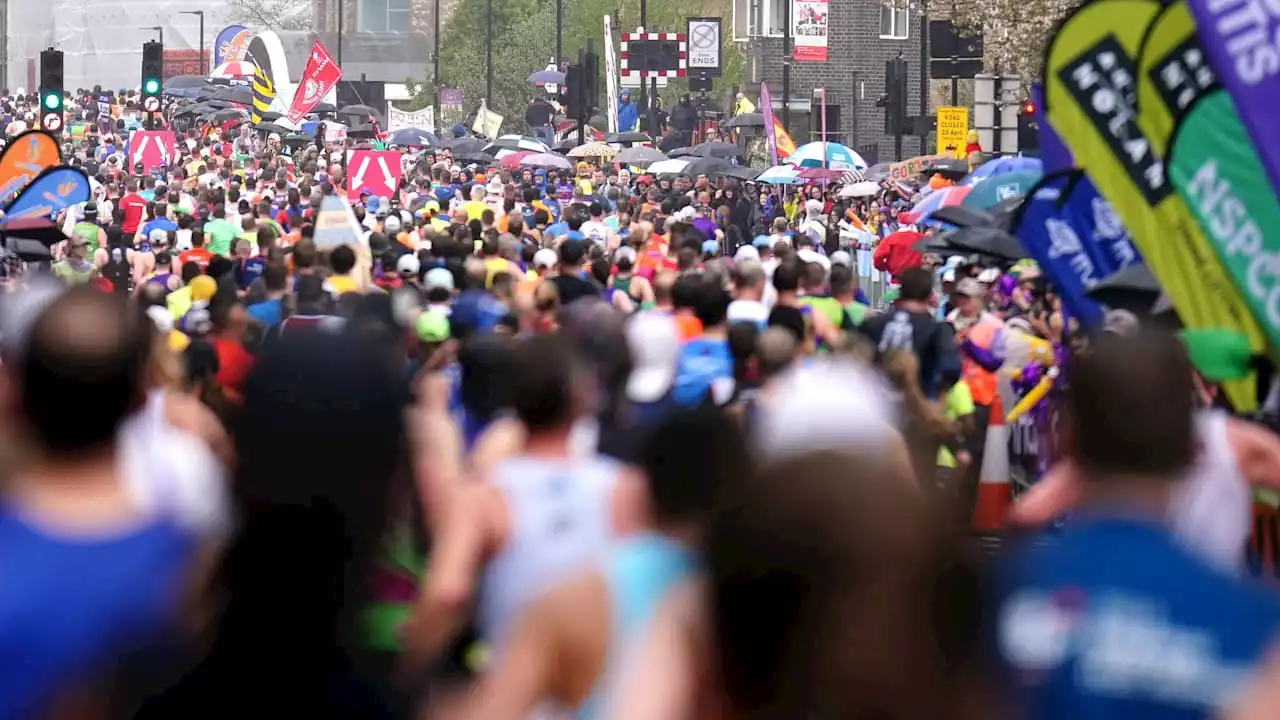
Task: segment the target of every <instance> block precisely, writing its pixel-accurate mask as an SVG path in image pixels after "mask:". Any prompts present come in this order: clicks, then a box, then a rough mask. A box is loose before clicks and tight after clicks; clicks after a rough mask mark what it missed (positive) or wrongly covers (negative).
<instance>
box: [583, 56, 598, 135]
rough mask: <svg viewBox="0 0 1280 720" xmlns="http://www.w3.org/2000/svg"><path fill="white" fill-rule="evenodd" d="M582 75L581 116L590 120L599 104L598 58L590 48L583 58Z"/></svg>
mask: <svg viewBox="0 0 1280 720" xmlns="http://www.w3.org/2000/svg"><path fill="white" fill-rule="evenodd" d="M582 75H583V78H582V108H583V110H582V114H583V116H584V117H585V118H586V119H588V120H590V119H591V115H592V114H593V113H595V109H596V105H597V104H598V103H599V102H600V56H599V55H597V54H596V51H595V50H591V49H590V47H588V49H587V53H586V55H584V56H583V65H582Z"/></svg>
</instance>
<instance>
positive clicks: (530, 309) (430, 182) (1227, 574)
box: [0, 91, 1280, 720]
mask: <svg viewBox="0 0 1280 720" xmlns="http://www.w3.org/2000/svg"><path fill="white" fill-rule="evenodd" d="M98 96H99V92H98V91H93V92H82V93H79V94H77V95H76V100H77V103H76V106H75V108H76V111H77V112H81V113H82V116H81V117H80V119H82V120H85V121H86V123H87V129H86V131H85V133H84V134H83V136H82V137H76V138H74V139H72V138H70V137H68V138H65V141H66V144H65V146H64V159H65V160H66V161H67V162H69V164H72V165H75V166H78V167H81V168H83V169H84V170H85V171H86V173H87V174H88V175H90V176H91V177H93V178H94V188H95V190H94V195H95V196H94V198H93V200H91V201H90V202H88V203H86V204H83V205H78V206H75V207H72V208H68V209H67V210H66V211H64V212H63V213H61V214H60V215H59V217H57V218H56V221H57V222H58V224H59V225H60V226H62V227H66V228H68V230H69V231H68V233H67V239H66V240H65V241H64V242H61V243H58V244H56V245H55V246H54V247H53V248H52V250H53V260H54V261H53V262H52V263H51V264H49V265H48V267H45V266H43V265H41V264H37V263H31V264H27V263H24V262H22V261H20V260H17V259H14V258H12V257H9V258H6V262H5V263H4V264H3V267H4V268H5V275H6V286H5V287H6V289H7V290H8V293H7V294H6V295H5V296H4V298H3V299H4V302H3V304H2V305H0V361H2V362H3V372H2V373H0V375H2V377H3V381H4V382H3V391H4V399H5V402H4V408H5V411H6V418H5V421H6V422H5V425H4V427H5V432H4V433H3V436H2V437H0V458H2V459H3V462H4V464H3V466H0V467H2V468H3V471H4V475H3V476H2V477H0V718H5V719H7V718H44V717H53V718H63V717H75V718H81V717H85V718H89V717H92V718H98V717H142V718H150V717H157V718H179V717H181V718H197V717H210V718H212V717H217V718H224V717H284V716H294V717H307V716H311V717H396V718H400V717H442V718H519V717H575V716H576V717H582V718H627V719H637V720H638V719H653V720H668V719H671V718H690V717H698V718H712V717H715V718H735V719H745V718H761V719H764V718H846V717H893V718H918V719H920V720H934V719H937V718H975V719H976V718H984V719H985V718H997V717H1010V718H1037V719H1038V718H1064V719H1066V718H1071V719H1079V718H1193V717H1217V718H1240V719H1251V718H1262V717H1273V716H1274V714H1275V712H1276V708H1277V707H1280V705H1278V704H1277V701H1278V700H1280V696H1278V695H1280V653H1278V652H1276V650H1277V648H1276V646H1275V644H1274V641H1275V640H1276V637H1277V635H1276V631H1277V629H1280V602H1278V601H1277V598H1276V597H1275V594H1274V591H1273V589H1272V588H1268V587H1266V586H1264V585H1262V584H1261V583H1259V582H1258V581H1256V580H1253V579H1245V578H1244V577H1243V573H1242V568H1243V566H1244V562H1243V558H1244V542H1245V538H1246V536H1247V534H1248V532H1249V527H1250V522H1251V516H1250V508H1251V499H1250V498H1251V494H1250V493H1251V491H1250V488H1251V486H1252V487H1259V486H1263V487H1276V486H1280V443H1277V441H1276V439H1275V438H1274V436H1273V435H1272V434H1271V433H1270V431H1268V430H1265V429H1262V428H1260V427H1259V426H1256V425H1253V424H1251V423H1248V422H1245V421H1243V420H1241V419H1237V418H1234V417H1229V416H1228V415H1226V414H1225V413H1224V412H1221V411H1218V410H1213V409H1211V408H1210V407H1209V406H1208V405H1209V404H1210V403H1205V402H1200V399H1201V398H1204V397H1206V394H1205V393H1204V392H1196V389H1197V388H1199V389H1201V390H1203V388H1204V387H1205V383H1206V381H1208V382H1212V381H1217V380H1223V379H1228V376H1229V375H1230V372H1231V370H1230V369H1228V368H1222V367H1220V365H1221V363H1219V366H1218V367H1214V368H1210V367H1208V366H1207V365H1205V364H1204V363H1202V362H1197V363H1196V364H1195V366H1194V367H1193V364H1192V362H1191V360H1190V359H1189V356H1188V351H1187V349H1186V344H1185V343H1184V342H1182V341H1180V340H1179V339H1177V338H1175V337H1174V335H1172V334H1170V333H1167V332H1162V331H1161V330H1160V329H1159V328H1151V327H1138V326H1139V325H1140V324H1142V323H1140V321H1139V319H1138V318H1135V317H1133V316H1131V315H1126V314H1123V313H1119V314H1113V317H1112V318H1111V322H1109V323H1108V330H1107V332H1104V333H1102V334H1100V335H1096V336H1092V337H1083V336H1080V337H1073V342H1074V343H1075V346H1076V348H1077V352H1075V353H1074V354H1073V357H1072V360H1071V366H1070V369H1069V377H1070V382H1069V383H1068V384H1067V385H1066V387H1065V388H1064V390H1063V391H1062V392H1063V397H1062V403H1063V408H1064V411H1063V416H1062V421H1061V423H1060V425H1061V427H1060V428H1059V430H1060V433H1061V447H1062V448H1063V452H1062V454H1063V458H1062V459H1061V461H1060V462H1059V463H1058V464H1057V465H1055V467H1054V469H1053V470H1052V471H1051V472H1050V473H1049V474H1048V475H1047V476H1046V477H1045V478H1044V479H1043V480H1042V482H1041V483H1040V484H1038V485H1037V486H1036V488H1034V490H1033V491H1032V492H1031V493H1029V494H1028V495H1027V496H1026V497H1024V498H1023V499H1022V501H1021V502H1020V504H1019V505H1018V506H1017V507H1015V508H1014V509H1013V512H1012V515H1011V520H1012V521H1014V522H1017V523H1019V524H1020V525H1021V526H1022V527H1024V528H1026V529H1028V531H1029V533H1028V534H1030V535H1032V536H1033V537H1038V535H1039V529H1040V528H1042V527H1048V526H1053V525H1054V524H1055V522H1056V521H1060V520H1062V519H1063V518H1067V521H1066V522H1065V523H1059V525H1060V527H1057V528H1056V529H1054V530H1053V534H1052V541H1051V542H1048V543H1043V542H1028V543H1026V544H1025V545H1024V544H1022V543H1019V542H1016V540H1014V539H1010V540H1009V541H1008V543H1007V544H1008V545H1009V547H1008V548H1007V550H1006V552H1005V553H1004V554H1003V555H1002V556H1001V557H1000V558H999V559H998V560H990V559H987V560H984V559H983V558H982V557H981V556H980V554H979V553H978V552H977V548H976V546H975V545H974V543H973V542H972V538H971V535H970V533H969V529H970V528H969V517H970V516H971V515H972V513H973V508H974V504H975V502H976V500H975V495H976V493H977V491H978V475H979V468H980V466H981V465H982V461H983V454H984V451H985V450H984V430H985V428H986V427H987V425H988V424H989V423H990V422H991V421H992V414H993V413H996V414H999V413H1000V409H999V408H1000V403H999V401H998V400H997V397H996V396H997V395H998V392H999V391H998V388H997V382H996V379H995V369H994V366H993V365H992V363H991V360H990V358H989V355H990V352H989V351H990V350H991V349H992V346H993V345H1000V346H1001V347H1002V350H1006V348H1004V346H1006V345H1007V346H1010V347H1012V346H1013V345H1016V344H1017V343H1018V342H1019V338H1021V339H1022V341H1023V342H1024V344H1025V342H1031V341H1032V340H1030V339H1040V340H1045V339H1054V338H1057V337H1060V336H1061V335H1062V334H1063V333H1064V332H1067V333H1070V329H1071V328H1070V323H1069V322H1064V320H1063V318H1062V315H1061V308H1060V307H1059V305H1058V302H1057V299H1056V298H1055V296H1054V294H1053V292H1052V288H1051V287H1048V286H1047V284H1046V283H1045V282H1044V281H1043V279H1042V278H1041V277H1040V275H1039V273H1038V272H1036V269H1035V268H1034V266H1029V265H1026V264H1020V265H1019V266H1016V267H1015V268H1014V269H1012V270H1010V271H1008V272H1007V273H1006V272H1004V271H1002V269H1001V268H998V267H995V266H994V265H992V264H991V263H988V262H983V261H982V260H981V259H980V258H977V257H952V258H946V257H941V258H939V257H933V256H929V255H924V256H921V257H920V258H919V260H918V261H916V262H913V263H912V265H911V266H910V267H902V266H900V265H899V266H895V267H894V278H893V281H894V282H893V285H894V287H893V289H892V291H891V292H890V293H889V294H888V295H887V297H885V298H879V297H877V298H875V299H874V302H872V300H871V299H870V298H868V297H867V295H866V293H864V292H863V288H860V287H859V281H860V279H861V278H865V277H866V273H865V272H864V271H863V270H862V269H861V268H860V267H859V265H860V258H859V256H860V253H867V252H868V251H869V248H867V247H863V246H860V245H859V243H860V242H861V240H854V239H852V238H855V237H856V238H862V237H864V236H865V234H867V233H869V234H870V235H871V236H875V237H885V236H886V235H888V234H891V233H892V232H893V231H895V230H897V229H898V228H899V211H900V210H902V209H903V208H905V207H906V206H907V201H908V200H909V199H910V198H909V194H910V193H912V192H914V191H915V186H914V185H910V186H908V185H906V184H904V183H887V182H886V183H885V184H884V185H883V187H882V189H881V192H880V193H879V194H878V195H876V196H874V198H869V199H861V200H849V199H843V198H841V196H840V195H841V194H840V193H839V186H838V185H823V184H813V185H809V186H807V187H804V188H801V189H800V190H799V191H795V190H781V189H778V188H776V187H773V186H768V185H763V184H760V185H757V184H754V183H743V182H740V181H738V180H734V179H732V178H729V177H718V176H711V177H708V176H695V177H685V176H679V177H667V176H659V177H651V176H649V175H646V174H644V173H643V172H640V171H634V172H633V169H629V168H627V167H621V168H619V167H616V166H613V165H610V164H609V163H608V162H607V159H602V160H597V161H595V162H580V163H577V164H575V165H574V166H573V168H572V169H571V170H567V171H566V170H559V171H556V170H551V171H544V170H541V169H534V168H523V169H521V168H515V169H508V168H504V167H502V166H501V164H500V163H498V162H496V161H495V162H492V163H475V162H468V161H463V160H461V159H458V158H454V157H453V155H452V153H451V152H450V151H449V149H448V148H444V147H430V148H425V149H413V150H410V149H404V152H405V153H406V154H407V155H408V156H409V157H410V161H409V162H408V163H406V165H405V167H406V172H405V177H404V179H403V181H402V182H401V183H400V186H399V187H398V189H397V191H396V192H395V193H393V194H392V195H391V196H389V197H375V196H371V195H369V194H367V193H358V194H355V193H353V194H352V195H351V196H350V197H347V193H346V190H345V188H346V185H347V183H346V182H345V179H344V162H343V150H344V148H341V147H338V148H334V147H331V146H325V147H322V146H321V144H313V145H311V146H308V147H298V148H286V147H285V146H284V145H283V143H282V142H281V139H280V138H279V137H278V136H272V135H269V134H265V133H259V132H257V131H254V130H253V129H252V128H250V127H247V126H230V127H209V126H200V127H193V128H190V129H189V130H185V131H178V136H179V142H178V150H179V154H180V157H179V158H178V159H177V161H175V162H173V163H172V164H171V165H170V166H168V167H164V168H161V169H159V170H157V171H155V172H143V171H142V168H141V167H131V166H130V164H129V163H128V160H127V159H126V158H125V157H124V156H123V155H122V154H121V153H120V150H121V148H122V146H123V144H124V142H125V139H126V138H127V132H128V127H126V124H125V120H124V117H128V116H129V115H130V112H129V110H128V108H130V107H136V98H135V99H133V100H131V99H129V98H130V94H129V93H120V94H119V95H118V96H116V95H113V96H112V98H111V99H110V100H109V103H113V104H115V105H116V106H118V107H121V108H125V112H124V113H123V116H124V117H117V118H113V121H114V122H113V123H106V124H105V127H102V125H104V124H103V123H99V122H97V116H96V115H95V114H94V113H96V112H98V106H97V100H96V98H97V97H98ZM31 103H32V100H31V99H30V98H21V100H19V99H18V98H16V97H9V98H8V100H7V101H6V103H5V106H4V110H5V113H6V115H7V116H8V128H7V134H8V135H9V136H12V135H13V134H14V133H16V132H20V131H21V130H23V129H25V124H26V123H29V122H30V117H29V115H30V111H29V110H27V109H26V108H29V107H30V105H31ZM130 103H133V105H132V106H131V105H130ZM81 107H83V108H84V109H83V110H80V109H79V108H81ZM113 114H114V115H121V113H119V112H115V113H113ZM335 195H336V196H342V197H344V198H345V199H346V200H347V201H348V202H349V203H350V205H351V207H352V208H353V211H354V216H355V218H356V220H357V222H358V223H359V225H360V232H359V233H358V234H355V235H354V236H353V237H352V238H351V240H350V242H347V243H340V244H333V243H329V242H326V241H321V242H318V241H317V230H316V224H315V221H316V219H317V215H318V214H320V212H321V208H322V206H323V205H324V203H325V201H326V198H330V197H332V196H335ZM851 226H853V227H856V228H857V229H858V231H859V232H857V233H852V232H847V230H849V228H850V227H851ZM1002 275H1007V276H1008V277H1010V278H1011V280H1010V281H1009V282H1008V283H1001V282H1000V281H1001V278H1002ZM1187 342H1188V343H1189V342H1191V341H1187ZM1219 355H1222V353H1219ZM1192 359H1195V358H1192ZM1244 360H1245V362H1248V358H1247V357H1246V358H1245V359H1244ZM1223 362H1225V360H1224V361H1223ZM998 364H999V361H997V363H996V365H998ZM993 408H994V409H993Z"/></svg>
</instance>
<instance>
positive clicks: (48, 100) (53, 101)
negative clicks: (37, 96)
mask: <svg viewBox="0 0 1280 720" xmlns="http://www.w3.org/2000/svg"><path fill="white" fill-rule="evenodd" d="M44 106H45V109H47V110H57V109H58V108H59V107H61V106H62V98H61V97H59V96H58V94H57V93H49V94H47V95H45V96H44Z"/></svg>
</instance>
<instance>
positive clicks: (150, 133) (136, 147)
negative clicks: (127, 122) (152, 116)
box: [125, 130, 177, 172]
mask: <svg viewBox="0 0 1280 720" xmlns="http://www.w3.org/2000/svg"><path fill="white" fill-rule="evenodd" d="M175 145H176V142H175V141H174V139H173V131H172V130H134V131H133V133H132V134H131V135H129V142H128V144H127V145H126V146H125V155H126V156H127V157H128V158H129V167H130V168H132V167H133V166H134V165H137V164H138V163H142V171H143V172H151V168H154V167H157V166H160V165H164V166H166V167H167V166H168V165H169V164H170V161H171V160H173V159H174V158H175V157H177V153H176V151H175V150H174V147H175Z"/></svg>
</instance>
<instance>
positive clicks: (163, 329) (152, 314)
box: [147, 305, 173, 335]
mask: <svg viewBox="0 0 1280 720" xmlns="http://www.w3.org/2000/svg"><path fill="white" fill-rule="evenodd" d="M147 317H148V318H150V319H151V322H153V323H155V326H156V329H157V330H159V331H160V333H161V334H162V335H167V334H169V333H170V332H172V331H173V314H172V313H170V312H169V310H168V309H167V308H163V307H160V306H159V305H152V306H151V307H149V308H147Z"/></svg>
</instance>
